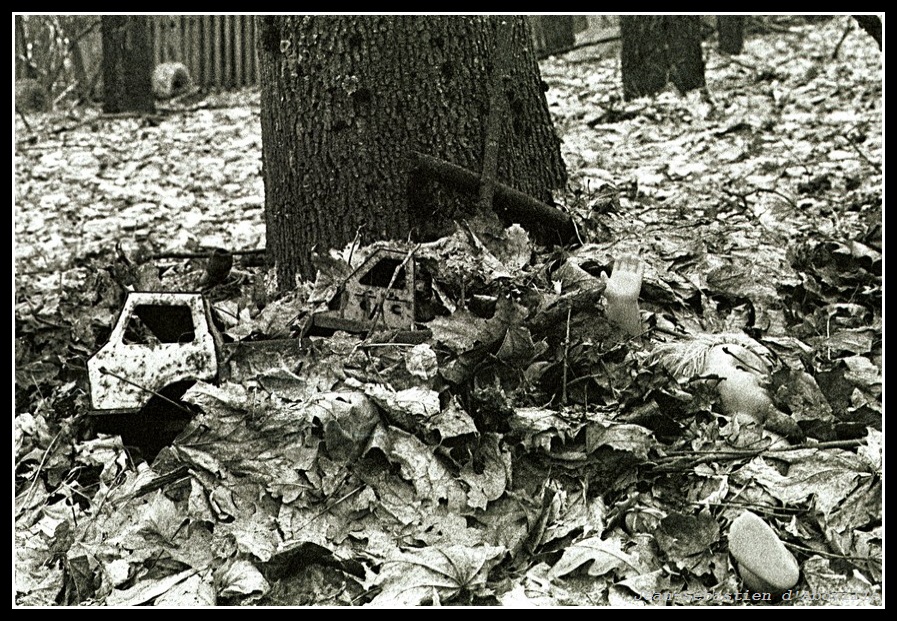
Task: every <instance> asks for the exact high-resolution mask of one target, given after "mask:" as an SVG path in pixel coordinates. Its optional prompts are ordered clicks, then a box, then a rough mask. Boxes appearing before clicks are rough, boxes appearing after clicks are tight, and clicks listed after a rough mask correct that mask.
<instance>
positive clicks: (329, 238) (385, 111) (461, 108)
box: [258, 15, 566, 291]
mask: <svg viewBox="0 0 897 621" xmlns="http://www.w3.org/2000/svg"><path fill="white" fill-rule="evenodd" d="M502 21H505V22H507V23H506V25H503V26H501V27H502V28H506V29H509V30H510V32H508V33H507V34H508V36H505V37H504V39H506V40H507V41H508V47H507V50H506V54H504V57H505V58H506V61H505V62H501V63H498V64H499V65H506V66H499V67H497V70H498V71H500V72H501V73H503V74H505V77H504V78H501V79H499V80H498V81H497V82H496V81H494V80H492V79H491V76H492V75H493V73H492V71H493V64H494V63H493V60H494V58H495V57H496V55H495V44H496V40H497V38H496V34H497V28H498V27H499V24H500V23H501V22H502ZM258 30H259V37H258V45H259V62H260V67H261V105H262V111H261V120H262V144H263V148H262V151H263V157H264V181H265V219H266V230H267V247H268V253H269V258H270V259H272V260H273V262H274V264H275V266H276V274H277V279H278V286H279V289H280V290H281V291H286V290H289V289H292V288H293V287H294V286H295V277H296V276H297V275H301V276H305V277H311V276H313V268H312V265H311V262H310V252H311V250H312V248H313V247H314V246H318V248H319V249H320V250H321V251H325V252H326V250H327V249H328V248H340V247H343V246H344V245H345V244H347V243H348V242H350V241H352V240H353V239H354V238H355V236H356V234H357V233H359V232H360V233H361V237H362V240H363V241H373V240H377V239H390V238H393V239H406V238H407V237H408V235H409V234H411V235H412V236H414V237H416V238H419V239H427V238H432V237H433V236H435V235H439V234H443V233H444V232H446V230H448V229H447V225H451V222H452V221H453V220H460V219H463V218H466V217H469V216H470V214H471V213H472V212H473V210H474V209H475V206H476V204H477V196H476V195H475V194H474V195H472V194H471V193H469V192H460V191H456V190H452V189H449V188H445V187H437V186H438V184H437V182H434V181H423V180H422V179H421V177H420V176H419V175H418V176H415V175H413V174H412V172H413V168H414V163H415V157H414V156H413V154H412V152H415V151H416V152H420V153H424V154H426V155H430V156H434V157H437V158H440V159H441V160H445V161H447V162H450V163H452V164H456V165H459V166H463V167H464V168H466V169H468V170H471V171H475V172H477V173H478V174H479V173H482V172H483V170H484V159H483V156H484V149H485V144H486V133H487V126H488V125H489V123H488V117H489V112H490V90H492V91H493V93H495V92H497V93H498V94H499V95H500V99H501V101H500V103H499V102H496V104H495V105H494V106H493V107H494V108H495V109H496V112H498V113H499V114H500V116H499V117H497V118H498V121H499V122H498V123H493V127H494V130H495V133H494V136H493V142H494V143H497V145H498V150H497V162H496V173H495V179H494V181H496V182H498V183H502V184H505V185H508V186H511V187H513V188H515V189H517V190H519V191H522V192H524V193H526V194H528V195H530V196H532V197H533V198H536V199H538V200H542V201H550V200H551V190H552V189H554V188H558V187H560V186H562V185H563V183H564V181H565V179H566V175H565V171H564V165H563V161H562V160H561V157H560V144H559V140H558V138H557V136H556V134H555V133H554V128H553V126H552V123H551V117H550V116H549V112H548V107H547V103H546V100H545V96H544V94H543V90H542V81H541V79H540V76H539V69H538V65H537V64H536V62H535V59H534V56H533V52H532V46H531V42H530V30H529V28H528V27H527V24H526V21H525V19H524V18H522V17H503V18H496V17H454V16H453V17H448V16H429V17H413V16H350V15H344V16H276V17H263V18H260V19H259V28H258ZM496 83H497V84H498V86H499V88H498V89H497V90H496V89H495V88H492V89H490V85H494V84H496ZM494 99H495V98H494ZM486 168H487V169H488V168H489V167H488V166H486ZM487 172H488V171H487ZM443 185H444V184H443Z"/></svg>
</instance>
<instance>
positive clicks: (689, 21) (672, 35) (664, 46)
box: [620, 15, 704, 99]
mask: <svg viewBox="0 0 897 621" xmlns="http://www.w3.org/2000/svg"><path fill="white" fill-rule="evenodd" d="M620 38H621V39H622V41H621V50H620V61H621V63H620V64H621V69H622V74H623V96H624V97H625V98H626V99H634V98H636V97H642V96H645V95H653V94H654V93H657V92H659V91H661V90H663V88H664V87H666V85H667V83H669V82H672V83H673V84H675V85H676V88H678V89H679V91H680V92H683V93H684V92H687V91H690V90H692V89H695V88H701V87H702V86H704V60H703V57H702V55H701V21H700V18H699V17H697V16H676V15H665V16H664V15H640V16H621V17H620Z"/></svg>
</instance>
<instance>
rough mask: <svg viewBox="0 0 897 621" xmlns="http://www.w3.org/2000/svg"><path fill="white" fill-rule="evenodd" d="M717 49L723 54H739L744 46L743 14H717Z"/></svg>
mask: <svg viewBox="0 0 897 621" xmlns="http://www.w3.org/2000/svg"><path fill="white" fill-rule="evenodd" d="M716 30H717V32H719V49H720V51H721V52H723V53H725V54H741V50H742V48H743V47H744V15H717V16H716Z"/></svg>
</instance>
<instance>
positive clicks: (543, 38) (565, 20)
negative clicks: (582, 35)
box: [530, 15, 576, 58]
mask: <svg viewBox="0 0 897 621" xmlns="http://www.w3.org/2000/svg"><path fill="white" fill-rule="evenodd" d="M574 22H575V19H574V16H573V15H536V16H533V17H531V18H530V24H531V25H532V27H533V30H534V32H535V37H534V38H533V40H534V41H535V44H536V55H537V57H539V58H545V57H547V56H549V55H550V54H555V53H557V52H565V51H567V50H569V49H571V48H572V47H573V45H574V44H575V43H576V34H575V33H574V31H573V26H574Z"/></svg>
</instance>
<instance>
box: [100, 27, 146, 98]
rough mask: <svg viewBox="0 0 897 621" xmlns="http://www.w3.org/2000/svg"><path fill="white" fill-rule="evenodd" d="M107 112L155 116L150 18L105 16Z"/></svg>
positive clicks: (104, 56)
mask: <svg viewBox="0 0 897 621" xmlns="http://www.w3.org/2000/svg"><path fill="white" fill-rule="evenodd" d="M101 29H102V34H103V88H104V99H103V111H104V112H107V113H116V112H154V111H155V101H154V100H153V87H152V82H151V76H152V72H153V51H152V46H151V45H150V29H149V18H148V17H145V16H137V15H104V16H103V17H102V23H101Z"/></svg>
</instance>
